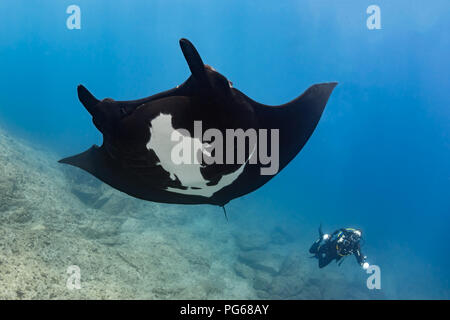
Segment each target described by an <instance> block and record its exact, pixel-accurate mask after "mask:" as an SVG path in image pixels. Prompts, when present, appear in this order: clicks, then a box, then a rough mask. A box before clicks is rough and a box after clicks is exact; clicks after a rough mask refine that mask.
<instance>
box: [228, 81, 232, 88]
mask: <svg viewBox="0 0 450 320" xmlns="http://www.w3.org/2000/svg"><path fill="white" fill-rule="evenodd" d="M228 86H229V87H230V88H233V82H231V81H230V80H228Z"/></svg>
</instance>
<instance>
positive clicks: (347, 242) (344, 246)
mask: <svg viewBox="0 0 450 320" xmlns="http://www.w3.org/2000/svg"><path fill="white" fill-rule="evenodd" d="M356 232H357V230H356V229H352V228H342V229H339V230H336V231H335V232H333V234H332V235H331V236H330V237H329V238H328V239H326V240H324V239H323V233H322V230H321V228H319V236H320V238H319V239H318V240H316V241H315V242H314V243H313V245H312V246H311V248H310V249H309V252H310V253H312V254H314V255H315V257H316V258H317V259H319V268H323V267H325V266H327V265H328V264H329V263H330V262H331V261H333V260H336V262H339V261H340V260H341V259H342V258H343V257H346V256H348V255H351V254H354V255H355V257H356V261H357V262H358V263H359V265H361V266H362V265H363V264H364V261H365V257H364V256H363V255H362V253H361V247H360V244H359V239H360V236H355V235H356ZM322 241H324V242H323V243H322ZM341 263H342V260H341ZM339 265H340V264H339Z"/></svg>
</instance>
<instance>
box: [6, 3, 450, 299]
mask: <svg viewBox="0 0 450 320" xmlns="http://www.w3.org/2000/svg"><path fill="white" fill-rule="evenodd" d="M71 5H74V6H75V8H76V9H73V7H72V9H73V10H75V11H73V10H72V9H70V10H68V8H69V6H71ZM371 5H375V6H376V10H379V11H377V12H378V13H379V16H378V17H377V19H379V20H377V21H378V22H379V26H378V27H377V26H375V28H369V26H368V22H367V20H368V19H370V17H371V16H372V15H373V14H374V13H375V11H370V12H367V9H368V7H369V6H371ZM449 9H450V5H449V2H448V1H446V0H434V1H408V0H396V1H387V0H374V1H372V0H371V1H365V0H344V1H332V0H321V1H314V0H298V1H237V0H229V1H200V0H195V1H182V0H179V1H175V0H164V1H162V0H161V1H156V0H151V1H137V0H136V1H122V0H120V1H113V2H112V1H104V0H96V1H87V0H73V1H72V0H71V1H51V0H41V1H25V0H16V1H12V0H2V1H0V16H1V18H0V75H1V76H0V126H1V127H0V201H1V203H0V231H1V232H0V299H17V298H36V299H46V298H51V299H55V298H62V299H72V298H89V299H100V298H125V299H184V298H187V299H195V298H197V299H227V298H240V299H257V298H263V299H266V298H273V299H417V298H420V299H449V298H450V283H449V280H450V277H449V269H450V254H449V253H450V236H449V228H450V135H449V132H450V108H449V107H450V99H449V89H450V83H449V75H448V72H449V70H450V60H449V58H448V57H449V56H450V37H449V30H450V22H449V19H448V12H449ZM67 10H68V12H67ZM78 13H79V15H78V16H76V17H74V18H73V19H75V20H73V19H72V18H71V16H72V15H73V14H78ZM77 19H78V20H77ZM68 20H69V22H68ZM371 21H372V20H371ZM78 22H79V25H77V24H76V23H78ZM372 23H374V21H372ZM369 24H370V23H369ZM69 26H71V28H69ZM180 38H187V39H189V40H191V41H192V42H193V43H194V45H195V46H196V48H197V49H198V50H199V52H200V54H201V56H202V58H203V60H204V62H205V63H206V64H209V65H211V66H213V67H214V68H215V69H216V70H217V71H219V72H220V73H222V74H223V75H225V76H226V77H227V78H228V79H229V80H230V81H232V82H233V86H234V87H235V88H238V89H239V90H241V91H243V92H244V93H245V94H247V95H248V96H249V97H251V98H252V99H254V100H256V101H258V102H261V103H264V104H269V105H279V104H283V103H285V102H288V101H290V100H292V99H293V98H295V97H297V96H299V95H300V94H301V93H302V92H304V91H305V90H306V89H307V88H308V87H309V86H311V85H312V84H315V83H320V82H329V81H337V82H338V83H339V84H338V86H337V87H336V88H335V90H334V92H333V93H332V95H331V97H330V100H329V101H328V103H327V106H326V108H325V110H324V113H323V115H322V118H321V120H320V122H319V124H318V126H317V128H316V130H315V131H314V133H313V135H312V136H311V138H310V139H309V141H308V142H307V144H306V145H305V147H304V148H303V150H302V151H301V152H300V153H299V154H298V155H297V157H296V158H295V159H294V160H292V161H291V162H290V163H289V165H288V166H287V167H286V168H285V169H284V170H283V171H282V172H280V173H279V174H278V175H277V176H276V177H275V178H274V179H273V180H271V181H270V182H269V183H267V184H266V185H264V186H263V187H261V188H260V189H258V190H256V191H255V192H253V193H250V194H248V195H245V196H244V197H242V198H238V199H236V200H233V201H231V202H230V203H229V204H228V205H227V206H226V208H227V215H228V222H227V220H226V219H225V218H224V216H223V211H222V209H221V208H220V207H216V206H210V205H195V206H186V205H169V204H159V203H152V202H146V201H143V200H137V199H134V198H131V197H129V196H127V195H125V194H123V193H120V192H118V191H116V190H113V189H112V188H110V187H108V186H106V185H105V184H103V183H101V182H99V181H98V180H96V179H95V178H93V177H91V176H89V175H88V174H86V173H84V172H82V171H81V170H79V169H76V168H72V167H68V166H65V165H62V164H59V163H57V160H59V159H61V158H63V157H66V156H69V155H73V154H77V153H79V152H81V151H84V150H86V149H88V148H89V147H90V146H91V145H93V144H97V145H101V141H102V140H101V134H100V133H99V131H98V130H97V129H96V128H95V127H94V125H93V124H92V121H91V116H90V115H89V114H88V112H86V110H85V109H84V108H83V106H82V105H81V103H80V102H79V101H78V98H77V91H76V88H77V85H78V84H83V85H85V86H86V87H87V88H88V89H89V90H91V92H92V93H93V94H94V95H95V96H96V97H98V98H100V99H103V98H105V97H111V98H114V99H116V100H132V99H138V98H142V97H146V96H149V95H151V94H154V93H158V92H161V91H164V90H167V89H170V88H173V87H175V86H177V85H179V84H181V83H182V82H183V81H185V79H187V78H188V76H189V75H190V71H189V68H188V66H187V65H186V61H185V59H184V58H183V55H182V53H181V51H180V48H179V44H178V41H179V39H180ZM321 223H322V225H323V228H324V231H325V232H328V233H331V232H333V231H334V230H336V229H338V228H341V227H355V228H360V229H362V230H363V238H364V243H363V246H362V252H363V253H364V255H367V261H368V262H369V263H370V264H371V265H376V266H378V267H379V271H380V273H381V288H379V289H377V288H375V289H369V288H368V287H367V286H366V279H367V278H368V277H369V276H370V274H367V273H366V272H365V270H363V269H362V268H361V267H360V266H359V265H358V264H357V263H355V259H354V257H348V258H346V260H345V262H344V263H343V264H342V266H340V267H338V266H337V265H336V264H335V263H332V264H330V265H329V266H327V267H326V268H324V269H319V268H318V267H317V260H315V259H310V254H309V253H308V249H309V246H310V245H311V244H312V243H313V241H315V240H316V239H317V237H318V232H317V228H318V227H319V225H320V224H321ZM71 268H72V269H71ZM74 268H75V269H74ZM71 270H72V271H73V270H76V271H77V270H78V271H79V273H80V274H81V280H80V281H81V282H80V283H81V286H80V288H77V286H76V284H77V282H75V288H73V287H71V286H70V283H69V282H70V281H68V277H69V276H70V275H71V274H72V273H71V272H72V271H71Z"/></svg>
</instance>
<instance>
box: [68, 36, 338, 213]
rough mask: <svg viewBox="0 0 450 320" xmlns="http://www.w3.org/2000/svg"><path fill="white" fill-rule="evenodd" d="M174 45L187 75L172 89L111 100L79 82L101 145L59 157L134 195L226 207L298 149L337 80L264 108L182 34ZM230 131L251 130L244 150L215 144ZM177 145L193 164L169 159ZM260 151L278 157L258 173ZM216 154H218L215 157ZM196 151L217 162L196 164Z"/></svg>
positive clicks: (258, 184) (265, 179)
mask: <svg viewBox="0 0 450 320" xmlns="http://www.w3.org/2000/svg"><path fill="white" fill-rule="evenodd" d="M180 47H181V50H182V52H183V55H184V57H185V59H186V61H187V64H188V66H189V69H190V71H191V75H190V76H189V78H188V79H187V80H186V81H185V82H184V83H182V84H181V85H179V86H177V87H176V88H173V89H170V90H167V91H164V92H161V93H158V94H155V95H152V96H149V97H147V98H143V99H139V100H130V101H115V100H113V99H111V98H106V99H103V100H98V99H97V98H95V97H94V95H92V94H91V93H90V92H89V91H88V90H87V89H86V88H85V87H84V86H82V85H79V86H78V98H79V100H80V102H81V103H82V104H83V106H84V107H85V108H86V110H87V111H88V112H89V113H90V114H91V115H92V121H93V123H94V125H95V127H96V128H97V129H98V130H99V131H100V132H101V133H102V135H103V144H102V145H101V146H100V147H99V146H96V145H94V146H92V147H91V148H90V149H88V150H87V151H85V152H83V153H80V154H78V155H75V156H71V157H68V158H65V159H62V160H60V161H59V162H61V163H66V164H69V165H72V166H75V167H78V168H81V169H83V170H85V171H87V172H89V173H90V174H92V175H93V176H95V177H96V178H98V179H100V180H101V181H103V182H104V183H107V184H108V185H110V186H112V187H113V188H115V189H117V190H120V191H122V192H124V193H126V194H128V195H130V196H133V197H136V198H139V199H144V200H148V201H154V202H161V203H176V204H212V205H218V206H222V207H224V205H225V204H227V203H228V202H229V201H230V200H232V199H235V198H238V197H241V196H243V195H245V194H248V193H250V192H252V191H254V190H256V189H258V188H259V187H261V186H262V185H264V184H265V183H267V182H268V181H269V180H270V179H272V178H273V177H274V176H275V175H276V174H277V173H278V172H280V171H281V170H282V169H283V168H284V167H285V166H286V165H287V164H288V163H289V162H290V161H291V160H292V159H293V158H294V157H295V156H296V155H297V154H298V153H299V151H300V150H301V149H302V148H303V146H304V145H305V143H306V142H307V141H308V139H309V138H310V136H311V135H312V133H313V131H314V129H315V128H316V126H317V124H318V122H319V119H320V117H321V115H322V113H323V110H324V108H325V105H326V103H327V101H328V99H329V97H330V95H331V93H332V91H333V89H334V87H335V86H336V85H337V83H336V82H329V83H321V84H315V85H313V86H311V87H310V88H309V89H307V90H306V91H305V92H304V93H303V94H302V95H300V96H299V97H298V98H296V99H294V100H292V101H291V102H288V103H286V104H283V105H279V106H269V105H264V104H261V103H258V102H256V101H254V100H252V99H251V98H249V97H248V96H246V95H245V94H244V93H242V92H241V91H239V90H238V89H236V88H234V87H233V85H232V83H231V81H229V80H228V79H227V78H226V77H225V76H223V75H222V74H220V73H219V72H217V71H216V70H215V69H214V68H213V67H211V66H209V65H205V64H204V63H203V61H202V59H201V57H200V55H199V53H198V51H197V50H196V49H195V47H194V45H193V44H192V43H191V42H190V41H189V40H187V39H181V40H180ZM198 123H201V127H202V130H204V131H205V134H206V133H207V132H208V130H210V131H209V132H213V133H214V134H213V135H211V134H210V137H209V140H208V139H206V140H208V141H204V140H203V138H205V136H201V137H198V135H197V136H196V132H195V130H196V124H198ZM211 130H213V131H211ZM233 130H234V131H233ZM229 132H240V133H244V134H247V133H253V134H256V140H255V139H251V135H250V134H249V135H245V136H244V138H246V139H245V144H244V148H243V149H242V148H241V149H239V146H236V145H233V143H232V142H233V141H231V142H229V141H228V140H227V142H226V143H225V142H223V143H222V144H219V143H218V142H220V141H219V140H221V139H222V138H223V137H227V134H228V133H229ZM221 134H222V137H220V135H221ZM268 136H271V137H272V138H274V140H275V141H272V142H275V143H274V144H270V145H268V146H265V147H264V145H263V144H261V142H264V139H267V138H268ZM219 138H220V139H219ZM235 138H236V136H235ZM180 141H182V142H180ZM214 143H215V144H214ZM228 143H229V144H228ZM180 144H181V145H182V146H186V145H187V146H188V149H189V148H190V149H189V150H190V151H192V157H191V158H194V161H191V162H187V161H185V162H183V161H181V162H180V161H179V159H178V160H176V159H174V154H175V155H177V154H183V153H186V154H187V153H188V152H187V151H186V150H188V149H183V151H180V150H178V152H177V150H176V149H177V148H180ZM224 145H226V147H224V148H223V150H215V149H218V147H220V146H224ZM258 147H259V149H260V150H259V151H258V150H257V149H258ZM261 148H262V149H265V150H263V151H265V152H266V154H271V156H272V158H273V159H276V160H277V161H276V162H277V163H276V169H277V170H276V172H274V173H272V174H262V172H263V171H262V170H263V169H264V168H267V165H268V164H267V161H266V163H263V161H257V158H258V155H259V154H260V152H261ZM239 150H240V151H241V155H240V160H241V161H234V162H233V161H224V160H223V159H224V158H227V159H228V160H230V159H231V160H236V159H237V158H238V157H239V152H238V151H239ZM220 153H221V154H222V158H220V157H217V156H218V155H219V154H220ZM199 155H201V156H204V157H206V159H210V160H211V159H219V161H216V162H209V163H206V161H202V162H200V161H197V162H196V161H195V159H197V160H198V158H199ZM230 155H231V156H230ZM182 156H184V155H182ZM208 157H209V158H208ZM220 159H222V161H220ZM266 160H267V159H266Z"/></svg>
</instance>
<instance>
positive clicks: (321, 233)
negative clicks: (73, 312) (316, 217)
mask: <svg viewBox="0 0 450 320" xmlns="http://www.w3.org/2000/svg"><path fill="white" fill-rule="evenodd" d="M319 237H320V239H322V238H323V231H322V223H320V226H319Z"/></svg>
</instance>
